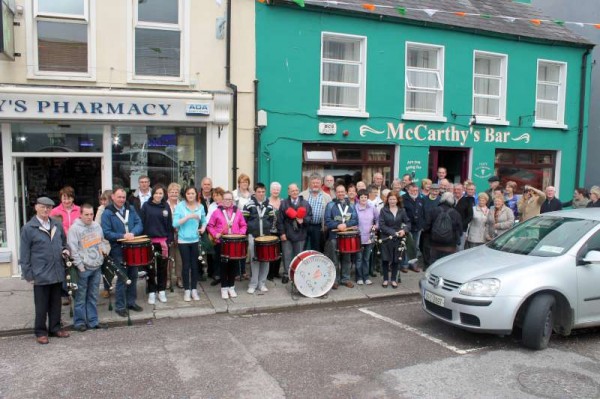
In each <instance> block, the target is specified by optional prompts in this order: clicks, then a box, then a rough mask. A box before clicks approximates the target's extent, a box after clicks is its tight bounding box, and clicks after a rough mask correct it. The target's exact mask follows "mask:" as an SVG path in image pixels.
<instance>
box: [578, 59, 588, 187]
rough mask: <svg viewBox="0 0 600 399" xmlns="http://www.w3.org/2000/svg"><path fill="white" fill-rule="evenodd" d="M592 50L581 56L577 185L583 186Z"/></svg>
mask: <svg viewBox="0 0 600 399" xmlns="http://www.w3.org/2000/svg"><path fill="white" fill-rule="evenodd" d="M590 52H591V50H590V49H589V48H588V49H587V50H585V52H584V53H583V56H582V57H581V77H580V82H579V118H578V119H579V121H578V127H577V161H576V163H575V185H576V186H577V187H582V186H583V184H582V182H581V181H580V179H581V166H582V165H581V158H582V157H581V151H582V149H583V133H584V131H585V130H584V124H585V109H586V108H585V98H586V94H587V93H586V87H587V74H588V73H587V64H588V57H589V56H590Z"/></svg>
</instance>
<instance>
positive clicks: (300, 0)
mask: <svg viewBox="0 0 600 399" xmlns="http://www.w3.org/2000/svg"><path fill="white" fill-rule="evenodd" d="M215 1H216V2H217V4H220V3H221V2H222V0H215ZM256 1H258V2H259V3H263V4H264V3H267V4H269V3H270V2H269V1H268V0H256ZM291 1H293V2H294V3H295V4H297V5H298V6H300V7H304V6H305V3H309V4H315V5H316V4H320V5H325V6H328V5H345V6H355V5H356V3H350V2H347V1H344V0H291ZM361 7H362V8H363V9H365V10H367V11H371V12H374V11H376V10H377V9H392V10H396V12H397V13H398V14H399V15H402V16H405V15H407V14H408V13H409V12H424V13H425V14H427V15H428V16H429V17H430V18H433V17H434V16H435V15H436V14H452V15H454V16H457V17H461V18H465V17H479V18H485V19H493V18H498V19H501V20H503V21H506V22H510V23H513V22H515V21H526V22H529V23H531V24H532V25H535V26H540V25H542V24H554V25H558V26H565V25H575V26H578V27H581V28H584V27H586V26H591V27H593V28H595V29H600V22H580V21H564V20H561V19H541V18H531V17H513V16H509V15H491V14H486V13H472V12H466V11H463V10H460V9H456V10H437V9H433V8H414V7H398V6H392V5H389V4H376V3H364V4H362V5H361ZM457 8H459V7H457Z"/></svg>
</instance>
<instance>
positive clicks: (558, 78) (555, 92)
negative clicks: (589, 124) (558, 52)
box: [535, 60, 567, 128]
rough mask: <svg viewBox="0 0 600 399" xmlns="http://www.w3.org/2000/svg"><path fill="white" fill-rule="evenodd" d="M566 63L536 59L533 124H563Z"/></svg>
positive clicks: (547, 125)
mask: <svg viewBox="0 0 600 399" xmlns="http://www.w3.org/2000/svg"><path fill="white" fill-rule="evenodd" d="M566 70H567V64H565V63H562V62H551V61H542V60H538V69H537V91H536V98H535V126H536V127H558V128H565V126H564V113H565V92H566V90H565V89H566V76H567V73H566Z"/></svg>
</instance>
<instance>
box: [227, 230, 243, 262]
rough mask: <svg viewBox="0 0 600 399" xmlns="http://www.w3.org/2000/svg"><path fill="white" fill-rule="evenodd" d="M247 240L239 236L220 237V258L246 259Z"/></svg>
mask: <svg viewBox="0 0 600 399" xmlns="http://www.w3.org/2000/svg"><path fill="white" fill-rule="evenodd" d="M247 249H248V238H247V237H246V236H244V235H241V234H225V235H223V236H221V257H222V258H227V259H229V260H238V259H246V251H247Z"/></svg>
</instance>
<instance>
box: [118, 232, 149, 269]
mask: <svg viewBox="0 0 600 399" xmlns="http://www.w3.org/2000/svg"><path fill="white" fill-rule="evenodd" d="M121 246H122V247H123V265H124V266H127V267H143V266H148V265H150V264H151V263H152V261H153V258H154V256H153V253H152V243H151V242H150V240H149V239H147V238H138V239H135V238H134V239H133V240H127V241H123V242H122V243H121Z"/></svg>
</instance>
